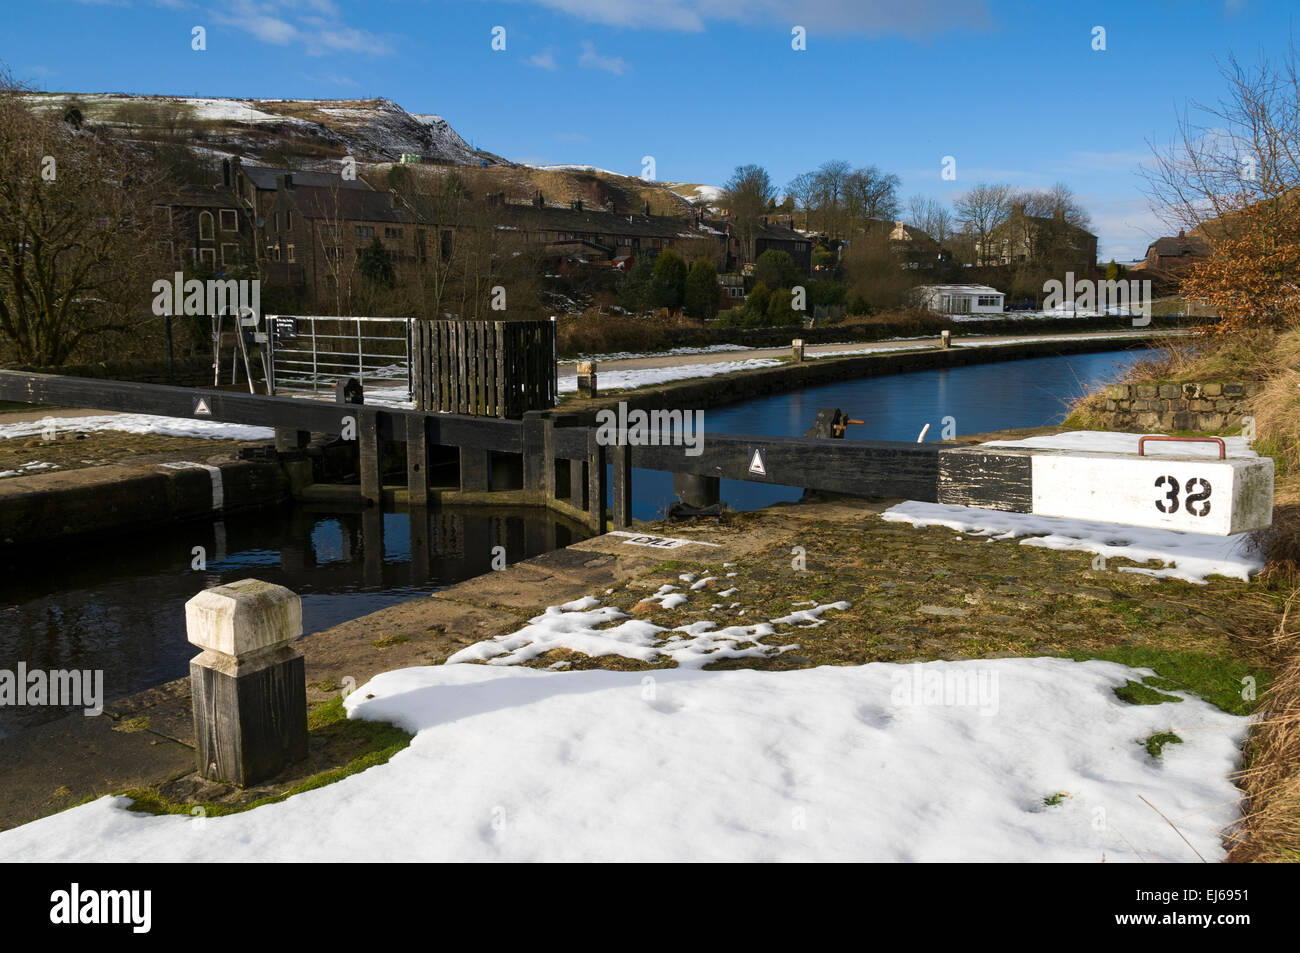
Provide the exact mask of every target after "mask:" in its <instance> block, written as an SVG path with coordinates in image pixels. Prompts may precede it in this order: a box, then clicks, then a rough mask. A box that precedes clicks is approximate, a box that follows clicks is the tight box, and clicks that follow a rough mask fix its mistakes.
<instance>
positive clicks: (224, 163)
mask: <svg viewBox="0 0 1300 953" xmlns="http://www.w3.org/2000/svg"><path fill="white" fill-rule="evenodd" d="M221 185H222V186H223V187H224V188H227V189H228V188H230V160H229V159H222V160H221Z"/></svg>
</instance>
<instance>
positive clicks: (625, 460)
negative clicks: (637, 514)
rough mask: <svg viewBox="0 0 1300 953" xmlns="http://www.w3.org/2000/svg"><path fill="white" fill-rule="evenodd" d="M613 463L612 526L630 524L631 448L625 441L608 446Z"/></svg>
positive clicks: (617, 526) (625, 526) (621, 527)
mask: <svg viewBox="0 0 1300 953" xmlns="http://www.w3.org/2000/svg"><path fill="white" fill-rule="evenodd" d="M609 453H610V456H612V457H613V463H614V528H615V529H627V528H628V527H629V526H631V525H632V448H631V447H630V446H629V445H628V444H626V443H620V444H616V445H615V446H612V447H610V448H609Z"/></svg>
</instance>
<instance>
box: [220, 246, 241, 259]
mask: <svg viewBox="0 0 1300 953" xmlns="http://www.w3.org/2000/svg"><path fill="white" fill-rule="evenodd" d="M238 257H239V246H238V245H236V244H235V243H234V242H222V243H221V263H222V264H223V265H233V264H234V263H235V261H236V259H238Z"/></svg>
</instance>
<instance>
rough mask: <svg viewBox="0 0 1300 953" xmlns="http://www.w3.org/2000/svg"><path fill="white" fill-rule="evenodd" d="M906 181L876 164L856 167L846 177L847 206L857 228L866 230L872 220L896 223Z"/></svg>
mask: <svg viewBox="0 0 1300 953" xmlns="http://www.w3.org/2000/svg"><path fill="white" fill-rule="evenodd" d="M901 184H902V180H901V179H899V177H898V176H896V175H893V174H892V173H885V172H881V171H880V170H879V169H878V168H876V167H875V166H874V165H869V166H865V167H863V168H860V169H854V170H853V171H852V172H850V173H849V174H848V175H847V176H845V179H844V205H845V211H846V213H847V215H848V219H849V221H850V222H852V223H853V225H854V227H855V228H857V229H860V230H862V231H866V230H867V229H869V228H870V227H871V223H872V222H876V221H888V222H891V223H892V222H893V221H894V219H895V217H896V216H897V215H898V187H899V185H901Z"/></svg>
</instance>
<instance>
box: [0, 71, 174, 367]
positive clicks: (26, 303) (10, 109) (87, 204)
mask: <svg viewBox="0 0 1300 953" xmlns="http://www.w3.org/2000/svg"><path fill="white" fill-rule="evenodd" d="M25 92H26V91H25V90H24V88H23V87H22V86H21V85H20V84H18V83H15V82H14V80H13V78H12V77H11V76H10V75H9V74H8V73H7V72H6V73H0V170H2V171H0V335H2V336H3V337H4V338H5V339H7V340H8V342H9V344H10V345H11V347H12V350H13V353H14V356H15V357H16V358H17V359H18V360H19V361H22V362H24V363H26V364H34V365H42V366H44V365H58V364H63V363H65V362H66V361H67V360H69V358H70V357H72V356H73V355H74V354H75V353H76V352H77V351H78V349H79V348H83V347H84V346H86V345H89V344H90V343H91V342H94V341H97V340H99V339H102V338H104V337H105V336H109V335H114V334H125V333H127V332H135V333H136V334H137V335H138V334H139V332H140V330H141V327H142V326H143V325H149V324H151V323H152V322H153V320H154V316H153V314H152V312H151V309H150V303H151V301H152V299H153V295H152V293H151V285H152V283H153V281H155V280H158V279H159V278H165V277H167V278H169V277H170V275H171V270H172V266H171V254H170V249H169V247H168V246H167V245H166V242H167V241H168V240H169V239H170V237H171V235H170V232H169V230H168V229H167V228H165V227H164V226H163V225H162V224H161V223H159V222H157V221H155V214H154V207H155V203H162V204H165V203H166V201H167V195H168V194H169V193H170V189H169V187H168V184H167V183H166V181H165V180H164V178H163V176H162V175H161V173H160V172H159V171H158V169H157V168H156V167H155V166H153V165H152V164H150V163H148V162H145V161H142V159H141V157H140V156H138V155H136V154H133V153H131V152H130V151H128V150H127V148H125V147H124V146H121V145H118V144H116V143H114V142H112V141H110V140H105V139H102V138H100V137H99V136H98V135H96V134H95V133H93V132H90V131H87V130H79V129H77V128H75V127H74V126H73V125H72V124H70V123H66V122H63V121H62V120H61V119H59V118H57V117H55V116H52V115H50V114H47V113H40V112H37V111H35V110H33V109H32V108H31V107H30V106H29V105H28V103H27V102H26V101H25V99H24V93H25Z"/></svg>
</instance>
